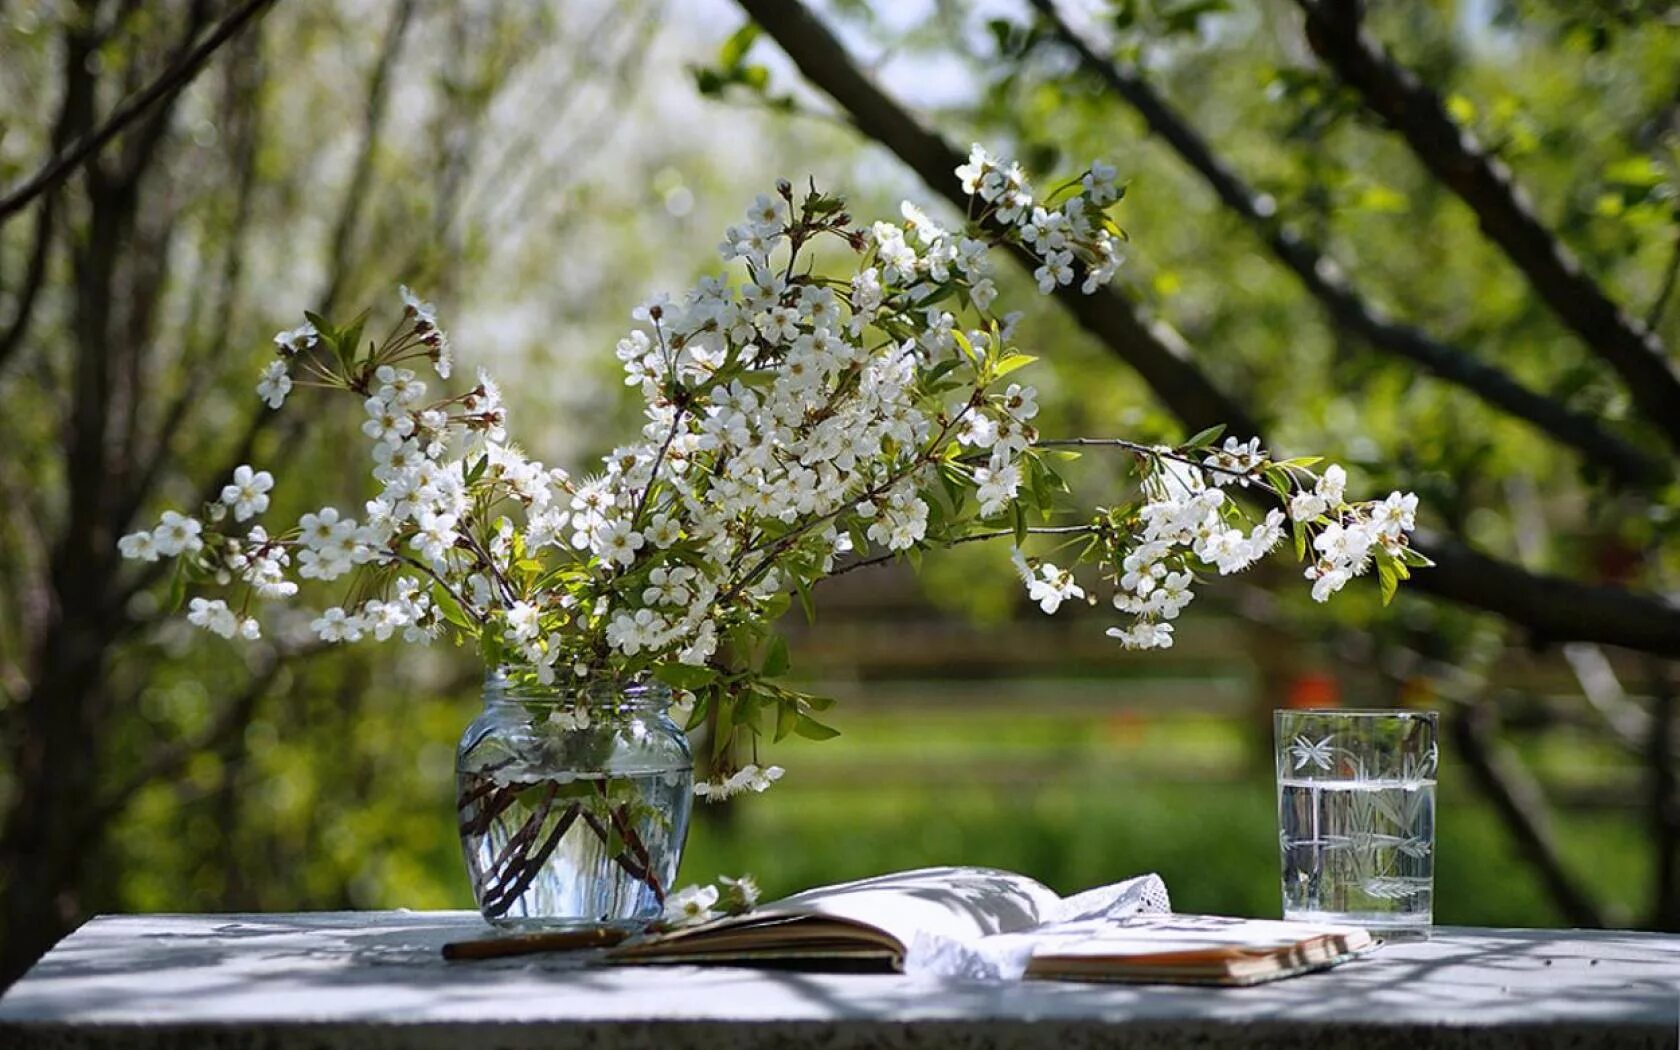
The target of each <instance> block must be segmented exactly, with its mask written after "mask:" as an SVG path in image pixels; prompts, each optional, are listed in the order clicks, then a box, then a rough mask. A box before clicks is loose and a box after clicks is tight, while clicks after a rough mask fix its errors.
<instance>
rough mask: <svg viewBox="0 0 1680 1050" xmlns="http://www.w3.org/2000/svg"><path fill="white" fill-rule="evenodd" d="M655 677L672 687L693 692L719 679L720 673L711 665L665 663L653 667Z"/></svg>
mask: <svg viewBox="0 0 1680 1050" xmlns="http://www.w3.org/2000/svg"><path fill="white" fill-rule="evenodd" d="M653 677H655V678H657V679H659V680H660V681H661V682H664V683H665V684H666V685H668V686H670V687H671V688H672V689H684V690H687V691H688V692H691V693H692V692H695V691H696V690H699V689H704V688H705V687H706V686H708V685H711V684H712V683H713V682H715V681H717V677H718V673H717V671H716V670H714V669H713V668H710V667H695V666H693V665H691V664H682V663H664V664H660V665H659V666H658V667H655V668H654V669H653Z"/></svg>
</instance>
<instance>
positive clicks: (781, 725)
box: [775, 700, 799, 743]
mask: <svg viewBox="0 0 1680 1050" xmlns="http://www.w3.org/2000/svg"><path fill="white" fill-rule="evenodd" d="M798 722H799V705H798V704H797V703H795V702H794V701H792V700H783V701H780V702H779V703H778V704H777V705H776V736H775V739H776V742H777V743H780V742H781V741H783V740H786V739H787V735H788V734H789V733H791V732H793V730H794V726H796V725H797V724H798Z"/></svg>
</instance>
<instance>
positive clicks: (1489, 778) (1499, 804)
mask: <svg viewBox="0 0 1680 1050" xmlns="http://www.w3.org/2000/svg"><path fill="white" fill-rule="evenodd" d="M1448 725H1449V728H1450V730H1451V732H1452V736H1453V740H1454V742H1455V743H1456V744H1457V746H1458V752H1459V757H1460V758H1462V759H1463V760H1464V764H1465V766H1466V767H1468V768H1469V770H1470V775H1471V779H1473V780H1474V781H1475V783H1476V787H1477V789H1478V790H1480V791H1481V793H1482V794H1483V795H1484V796H1485V797H1486V798H1487V800H1488V801H1489V802H1490V803H1492V804H1493V807H1494V808H1495V809H1496V810H1498V811H1499V815H1500V816H1501V817H1502V818H1504V821H1505V825H1506V827H1508V828H1510V830H1511V832H1512V834H1513V835H1515V836H1516V839H1517V847H1518V849H1519V850H1520V851H1521V852H1522V854H1523V856H1524V857H1525V858H1526V859H1527V860H1528V862H1529V863H1530V864H1532V865H1533V866H1534V869H1535V870H1536V871H1537V872H1538V873H1539V875H1540V879H1541V881H1542V882H1543V883H1544V884H1545V888H1546V892H1547V893H1548V894H1549V895H1550V896H1551V898H1552V901H1553V902H1554V903H1555V904H1556V905H1557V906H1558V910H1559V911H1561V912H1562V913H1563V917H1564V919H1565V920H1566V921H1567V922H1568V923H1569V924H1570V925H1572V926H1578V927H1585V928H1588V929H1600V928H1602V927H1603V926H1604V925H1605V922H1604V914H1603V912H1602V911H1600V909H1599V907H1598V905H1597V904H1596V903H1594V902H1593V900H1592V898H1590V897H1588V896H1587V894H1586V892H1585V891H1584V890H1583V889H1582V888H1581V887H1580V885H1579V884H1577V883H1576V881H1575V878H1574V876H1573V875H1571V874H1570V873H1569V872H1568V871H1567V870H1566V869H1565V868H1564V867H1563V863H1562V861H1561V860H1560V858H1559V854H1558V849H1557V843H1556V842H1555V841H1554V840H1553V837H1552V828H1551V824H1550V822H1549V821H1548V820H1547V818H1546V799H1545V796H1544V795H1543V794H1542V793H1541V791H1540V786H1539V785H1538V784H1536V783H1535V782H1534V779H1533V778H1532V777H1531V776H1530V775H1529V774H1528V772H1527V771H1526V770H1525V769H1524V768H1523V767H1522V764H1521V762H1520V761H1518V759H1517V757H1516V755H1515V754H1514V753H1513V752H1511V750H1510V749H1509V748H1508V747H1506V746H1505V745H1503V744H1501V743H1499V741H1498V740H1497V739H1495V737H1494V729H1495V726H1494V709H1493V705H1492V704H1490V703H1486V702H1483V701H1478V702H1474V703H1471V704H1469V705H1466V706H1463V707H1460V708H1458V709H1457V710H1456V711H1454V712H1453V713H1452V715H1451V716H1450V717H1449V721H1448Z"/></svg>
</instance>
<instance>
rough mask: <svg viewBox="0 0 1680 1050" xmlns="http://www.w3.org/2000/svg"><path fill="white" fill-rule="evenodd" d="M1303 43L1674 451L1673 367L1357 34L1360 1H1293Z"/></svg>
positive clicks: (1425, 96)
mask: <svg viewBox="0 0 1680 1050" xmlns="http://www.w3.org/2000/svg"><path fill="white" fill-rule="evenodd" d="M1296 3H1297V5H1298V6H1299V7H1300V8H1301V10H1302V11H1304V12H1305V13H1306V29H1307V41H1308V43H1309V44H1310V45H1311V47H1312V49H1313V51H1314V52H1316V53H1317V54H1318V56H1319V58H1320V59H1322V60H1323V61H1324V62H1325V64H1326V65H1328V66H1329V67H1330V68H1331V69H1333V70H1334V71H1335V73H1336V75H1337V76H1338V77H1340V78H1341V79H1342V81H1344V82H1345V83H1347V84H1348V85H1349V86H1351V87H1352V88H1354V89H1355V90H1356V91H1358V92H1359V94H1360V96H1361V97H1362V98H1363V100H1364V102H1365V105H1366V106H1368V107H1369V108H1370V109H1371V110H1372V111H1373V112H1374V113H1376V114H1377V115H1378V116H1380V117H1382V118H1383V119H1384V120H1385V121H1387V122H1388V124H1389V125H1390V126H1391V127H1392V128H1393V129H1394V130H1395V131H1397V132H1399V133H1400V135H1401V136H1402V137H1403V138H1404V139H1405V140H1406V143H1407V144H1408V145H1409V146H1410V147H1411V149H1412V153H1413V154H1414V155H1415V156H1416V157H1417V159H1418V161H1419V162H1420V163H1422V164H1423V166H1424V167H1426V168H1427V169H1429V172H1430V174H1432V175H1434V176H1435V178H1436V179H1438V180H1439V181H1440V182H1441V184H1442V185H1444V186H1446V187H1447V188H1448V189H1450V190H1451V191H1452V192H1453V193H1454V194H1456V195H1457V196H1458V198H1459V199H1460V200H1462V201H1463V202H1464V203H1465V204H1467V205H1469V207H1470V209H1471V210H1472V211H1473V212H1475V214H1476V218H1477V220H1478V221H1479V222H1480V223H1481V227H1482V229H1483V231H1484V232H1486V234H1487V236H1488V238H1489V239H1490V240H1492V241H1493V242H1494V243H1495V244H1497V245H1499V247H1500V248H1501V249H1502V250H1503V251H1504V252H1505V255H1506V257H1507V258H1509V259H1510V260H1511V262H1512V263H1514V264H1515V265H1516V267H1517V269H1519V270H1521V271H1522V274H1523V276H1524V277H1526V278H1527V280H1528V283H1529V286H1530V287H1531V288H1533V289H1534V292H1535V294H1536V295H1537V296H1538V297H1539V299H1540V301H1541V302H1543V303H1545V304H1546V306H1547V307H1548V308H1549V309H1551V311H1552V312H1553V313H1554V314H1556V315H1557V317H1558V318H1559V319H1560V320H1561V321H1563V323H1564V324H1565V325H1567V326H1568V327H1569V328H1570V329H1572V330H1573V331H1574V332H1575V333H1576V334H1577V335H1578V336H1580V337H1581V339H1582V341H1583V342H1585V343H1586V345H1587V346H1588V347H1589V348H1590V349H1591V350H1592V351H1593V352H1594V353H1596V354H1598V355H1599V356H1600V357H1602V358H1603V359H1604V360H1605V361H1606V362H1607V363H1608V364H1609V365H1610V367H1612V368H1614V369H1615V370H1616V372H1617V373H1619V374H1620V375H1621V377H1622V379H1623V380H1624V381H1625V383H1626V386H1627V388H1628V393H1629V394H1630V396H1631V397H1632V399H1633V403H1634V404H1635V405H1637V406H1638V408H1639V410H1640V412H1641V413H1642V414H1643V416H1644V417H1645V419H1646V421H1647V422H1648V423H1650V424H1651V425H1652V426H1653V427H1655V428H1657V429H1658V430H1659V431H1661V432H1662V433H1663V434H1664V436H1665V437H1666V438H1667V439H1668V441H1669V442H1670V443H1671V444H1673V445H1674V446H1675V447H1676V448H1680V368H1677V367H1676V365H1675V364H1674V362H1673V361H1671V360H1670V359H1669V356H1668V353H1667V351H1666V349H1665V348H1664V347H1663V344H1662V340H1661V339H1659V338H1658V337H1657V336H1656V334H1655V333H1654V332H1652V331H1651V330H1650V329H1649V328H1647V327H1646V326H1645V325H1643V324H1641V323H1640V322H1639V321H1638V320H1636V319H1635V318H1633V317H1631V316H1630V315H1629V314H1627V313H1626V312H1625V311H1624V310H1622V309H1621V307H1619V306H1618V305H1617V304H1616V303H1615V302H1614V301H1613V300H1611V298H1610V296H1609V295H1608V294H1606V293H1605V291H1604V289H1603V288H1601V287H1599V285H1598V283H1597V282H1596V281H1594V280H1593V278H1592V277H1591V276H1589V275H1588V274H1587V273H1586V271H1585V270H1583V269H1582V268H1581V264H1580V262H1579V261H1578V260H1577V259H1576V258H1575V257H1574V255H1573V254H1572V253H1571V252H1570V251H1569V249H1568V248H1566V247H1565V246H1564V245H1563V243H1562V242H1561V241H1560V240H1559V239H1558V238H1557V237H1556V235H1554V234H1553V233H1552V231H1551V230H1549V229H1547V227H1546V225H1545V223H1543V222H1541V220H1540V218H1539V216H1538V215H1536V214H1535V212H1534V208H1533V206H1532V205H1530V204H1529V202H1528V201H1527V199H1526V197H1525V195H1524V194H1523V192H1522V190H1521V189H1520V188H1519V187H1518V186H1517V185H1516V182H1515V180H1514V179H1513V177H1512V175H1511V172H1510V169H1508V168H1507V167H1505V165H1504V164H1503V163H1501V162H1500V161H1499V160H1498V159H1497V158H1496V157H1494V156H1493V155H1491V154H1490V153H1488V152H1487V151H1486V150H1485V149H1484V148H1483V147H1482V145H1481V144H1480V143H1479V142H1478V141H1477V140H1476V138H1475V136H1474V135H1472V134H1471V133H1470V132H1469V131H1468V130H1467V129H1465V128H1463V127H1461V126H1460V125H1459V124H1458V122H1457V121H1455V120H1454V119H1453V118H1452V116H1451V115H1450V114H1448V113H1447V110H1446V107H1445V105H1444V104H1443V103H1442V101H1441V97H1440V96H1439V95H1438V94H1436V93H1435V91H1433V90H1432V89H1431V88H1430V87H1428V86H1427V85H1426V84H1424V83H1423V82H1422V81H1421V80H1419V79H1418V78H1417V77H1416V76H1415V75H1413V74H1412V73H1411V71H1410V70H1407V69H1406V68H1405V67H1403V66H1401V65H1400V64H1399V63H1398V62H1396V61H1395V60H1394V58H1393V57H1392V56H1390V55H1389V54H1388V52H1387V51H1385V50H1384V49H1383V47H1382V45H1381V44H1379V43H1377V42H1376V41H1375V40H1374V39H1373V38H1372V37H1371V35H1370V34H1369V33H1367V32H1365V30H1364V29H1363V27H1362V26H1361V17H1360V3H1359V0H1296Z"/></svg>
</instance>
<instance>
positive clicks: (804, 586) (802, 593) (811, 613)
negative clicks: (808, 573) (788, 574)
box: [793, 572, 817, 623]
mask: <svg viewBox="0 0 1680 1050" xmlns="http://www.w3.org/2000/svg"><path fill="white" fill-rule="evenodd" d="M793 589H794V592H795V593H796V594H798V595H799V607H800V608H801V609H804V610H805V622H806V623H816V622H817V603H816V601H815V600H814V599H813V598H812V597H811V581H809V580H807V579H806V578H805V574H804V573H797V572H796V573H794V574H793Z"/></svg>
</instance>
